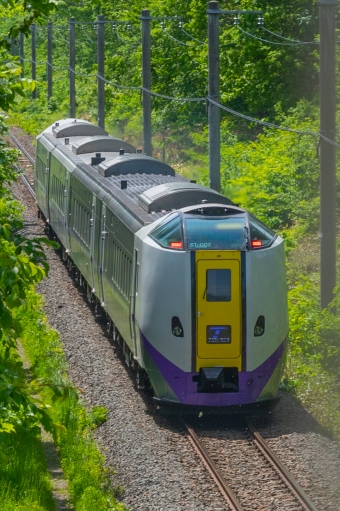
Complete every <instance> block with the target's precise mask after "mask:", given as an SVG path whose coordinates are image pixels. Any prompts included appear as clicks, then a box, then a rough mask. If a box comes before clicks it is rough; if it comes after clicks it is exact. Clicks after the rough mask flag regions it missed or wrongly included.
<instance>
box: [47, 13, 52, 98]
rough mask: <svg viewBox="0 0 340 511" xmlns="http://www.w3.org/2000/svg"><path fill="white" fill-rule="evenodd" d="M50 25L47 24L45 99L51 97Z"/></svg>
mask: <svg viewBox="0 0 340 511" xmlns="http://www.w3.org/2000/svg"><path fill="white" fill-rule="evenodd" d="M52 93H53V89H52V23H50V22H49V23H47V98H48V99H50V98H51V97H52Z"/></svg>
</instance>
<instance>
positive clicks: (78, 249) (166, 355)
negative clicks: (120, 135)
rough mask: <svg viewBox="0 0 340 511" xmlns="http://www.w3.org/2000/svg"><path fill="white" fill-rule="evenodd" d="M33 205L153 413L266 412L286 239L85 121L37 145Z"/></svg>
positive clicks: (279, 336) (276, 374)
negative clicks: (99, 311) (255, 408)
mask: <svg viewBox="0 0 340 511" xmlns="http://www.w3.org/2000/svg"><path fill="white" fill-rule="evenodd" d="M35 189H36V195H37V203H38V207H39V210H40V212H41V214H42V215H43V216H44V218H45V219H46V222H47V223H48V225H49V228H50V229H51V230H52V231H53V233H54V235H55V236H56V238H57V239H58V240H59V242H60V244H61V246H62V250H63V254H64V258H65V259H68V260H69V261H70V262H71V264H72V265H74V266H75V267H76V268H77V272H79V278H81V279H82V281H83V283H84V285H86V287H87V291H88V295H89V296H91V297H92V299H93V300H95V301H97V302H98V303H100V304H101V306H102V307H103V308H104V309H105V312H106V314H107V317H108V326H109V327H111V326H112V327H113V331H114V332H118V331H119V334H120V336H121V338H122V339H123V340H124V341H123V348H124V352H125V354H126V358H127V360H129V361H130V362H131V364H132V365H133V366H134V367H135V368H136V369H137V371H138V376H139V382H140V384H141V382H142V378H141V376H142V375H143V374H146V375H147V377H148V379H149V381H150V382H151V385H152V387H153V390H154V394H155V399H156V400H158V401H159V403H171V404H178V405H185V406H186V407H190V406H195V407H199V408H200V409H208V408H210V407H218V408H221V407H233V406H239V405H248V404H252V403H261V402H264V401H267V400H272V399H273V398H274V397H275V395H276V393H277V389H278V385H279V382H280V378H281V375H282V371H283V367H284V362H285V356H286V349H287V335H288V315H287V300H286V280H285V258H284V249H283V241H282V239H281V238H280V237H279V236H277V235H275V233H273V232H272V231H271V230H270V229H269V228H268V227H266V226H265V225H263V224H262V223H261V222H260V221H259V220H257V219H256V218H255V217H253V216H252V215H250V214H249V213H248V212H247V211H245V210H243V209H241V208H239V207H237V206H236V205H235V204H233V203H232V202H231V201H230V200H229V199H227V198H226V197H224V196H222V195H221V194H219V193H217V192H215V191H213V190H211V189H209V188H205V187H203V186H200V185H197V184H196V183H192V182H189V181H188V180H186V179H184V178H183V177H181V176H179V175H177V174H175V172H174V170H173V169H172V168H171V167H170V166H168V165H166V164H164V163H162V162H160V161H158V160H156V159H154V158H151V157H147V156H145V155H142V154H140V153H137V152H136V150H135V148H134V147H133V146H131V145H130V144H127V143H126V142H124V141H122V140H119V139H115V138H114V137H111V136H108V135H107V133H106V132H105V131H104V130H102V129H100V128H98V127H97V126H94V125H92V124H91V123H88V122H86V121H81V120H76V119H66V120H63V121H60V122H59V123H56V124H55V125H54V126H51V127H49V128H47V129H46V130H45V131H43V132H42V133H41V134H40V135H39V136H38V137H37V148H36V180H35Z"/></svg>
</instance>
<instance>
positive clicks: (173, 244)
mask: <svg viewBox="0 0 340 511" xmlns="http://www.w3.org/2000/svg"><path fill="white" fill-rule="evenodd" d="M170 248H183V243H182V241H170Z"/></svg>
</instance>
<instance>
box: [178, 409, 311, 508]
mask: <svg viewBox="0 0 340 511" xmlns="http://www.w3.org/2000/svg"><path fill="white" fill-rule="evenodd" d="M183 422H184V425H185V427H186V430H187V432H188V436H189V440H190V442H191V443H192V445H193V447H194V449H195V451H196V452H197V454H198V455H199V457H200V459H201V460H202V462H203V464H204V466H205V467H206V469H207V470H208V471H209V473H210V474H211V476H212V478H213V479H214V481H215V483H216V484H217V486H218V487H219V489H220V492H221V494H222V496H223V497H224V499H225V500H226V501H227V503H228V505H229V506H230V508H231V509H232V511H246V509H247V507H245V506H243V505H242V503H241V502H240V500H241V499H239V498H238V496H237V495H236V494H235V492H234V491H233V489H232V487H231V485H230V484H229V482H228V481H227V480H226V479H225V476H224V474H223V472H222V470H221V469H220V467H219V466H220V465H221V464H222V463H223V464H224V467H225V464H227V465H228V458H227V457H226V458H225V459H224V462H223V461H222V463H221V460H220V459H219V460H218V461H217V462H215V461H214V456H213V455H210V454H209V449H207V448H206V447H205V445H204V441H203V438H200V436H199V435H198V434H197V433H196V432H195V429H194V427H192V426H191V425H189V424H188V423H187V422H186V421H185V420H184V419H183ZM242 429H244V430H245V432H246V433H245V434H246V436H247V437H248V438H249V439H250V440H251V442H252V444H253V445H254V446H255V447H256V449H257V450H258V451H259V452H260V453H261V455H262V457H263V461H264V462H265V461H266V462H268V464H270V466H271V467H272V468H273V469H274V470H275V474H279V476H280V478H281V480H282V481H283V483H284V484H285V486H286V487H287V488H288V489H289V490H290V492H291V494H292V495H293V497H294V499H295V501H296V502H297V503H298V504H299V506H300V508H301V509H303V510H304V511H318V509H317V508H316V506H315V505H314V504H313V502H312V501H311V499H310V498H309V497H308V495H307V494H306V493H305V491H304V490H303V489H302V488H301V486H300V485H299V484H298V483H297V481H296V480H295V479H294V477H293V476H292V475H291V474H290V472H289V470H287V468H286V467H285V466H284V465H283V464H282V462H281V461H280V459H279V458H278V457H277V456H276V454H275V452H274V451H273V450H272V449H271V447H270V446H269V445H268V443H267V442H266V441H265V440H264V438H263V437H262V436H261V434H260V433H259V432H258V431H257V429H256V428H255V427H254V426H253V425H252V423H251V422H249V421H248V419H246V418H244V424H243V428H242ZM224 472H226V470H224ZM245 477H246V476H245ZM267 484H268V482H267ZM259 509H267V508H265V507H263V508H262V507H261V508H259ZM275 509H277V508H275ZM282 511H285V510H282Z"/></svg>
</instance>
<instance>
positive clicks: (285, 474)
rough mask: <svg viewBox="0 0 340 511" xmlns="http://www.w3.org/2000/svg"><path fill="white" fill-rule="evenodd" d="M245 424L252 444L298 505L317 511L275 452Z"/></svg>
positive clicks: (253, 429)
mask: <svg viewBox="0 0 340 511" xmlns="http://www.w3.org/2000/svg"><path fill="white" fill-rule="evenodd" d="M245 420H246V422H247V426H248V428H249V430H250V432H251V435H252V438H253V441H254V443H255V444H256V446H257V448H258V449H259V450H260V451H261V452H262V453H263V454H264V455H265V457H266V458H267V459H268V461H269V462H270V463H271V464H272V465H273V466H274V468H275V469H276V470H277V471H278V472H279V474H280V475H281V477H282V479H283V481H284V483H285V484H286V485H287V486H288V487H289V488H290V490H291V491H292V493H293V494H294V496H295V498H296V499H297V500H298V501H299V503H300V504H301V505H302V506H303V507H304V508H305V509H306V510H307V511H318V509H317V508H316V507H315V505H314V504H313V502H312V501H311V500H310V498H309V497H308V495H306V493H305V492H304V490H303V489H302V488H301V486H300V485H299V484H298V483H297V481H296V480H295V479H294V477H293V476H292V475H291V473H290V472H289V470H287V468H286V467H285V466H284V465H283V464H282V463H281V461H280V460H279V458H278V457H277V456H276V454H275V452H274V451H273V450H272V448H271V447H269V445H268V444H267V442H266V441H265V440H264V438H263V437H262V436H261V434H260V433H259V432H258V431H257V430H256V428H255V427H254V426H253V425H252V424H251V422H249V421H248V419H245Z"/></svg>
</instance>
